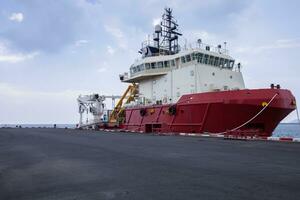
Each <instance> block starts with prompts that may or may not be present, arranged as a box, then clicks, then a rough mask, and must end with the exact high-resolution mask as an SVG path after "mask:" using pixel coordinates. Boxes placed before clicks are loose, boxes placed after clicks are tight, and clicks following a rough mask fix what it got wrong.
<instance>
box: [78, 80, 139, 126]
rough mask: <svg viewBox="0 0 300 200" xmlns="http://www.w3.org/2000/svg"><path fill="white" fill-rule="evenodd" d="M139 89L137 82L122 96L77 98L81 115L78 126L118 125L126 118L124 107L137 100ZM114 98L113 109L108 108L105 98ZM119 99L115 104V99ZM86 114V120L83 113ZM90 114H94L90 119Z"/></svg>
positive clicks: (86, 96)
mask: <svg viewBox="0 0 300 200" xmlns="http://www.w3.org/2000/svg"><path fill="white" fill-rule="evenodd" d="M137 91H138V86H137V85H136V84H131V85H129V86H128V88H127V89H126V91H125V92H124V94H123V95H122V96H118V95H111V96H107V95H99V94H91V95H80V96H79V97H78V98H77V102H78V108H79V110H78V112H79V115H80V118H79V124H78V127H77V128H90V127H92V128H97V127H101V126H104V127H106V126H111V127H116V126H118V125H119V123H120V122H122V120H123V119H124V108H125V105H126V104H129V103H130V102H132V101H134V100H135V97H136V94H137ZM106 99H111V100H112V108H113V110H108V109H107V108H106V105H105V102H104V101H105V100H106ZM116 99H119V101H118V103H117V104H116V106H115V100H116ZM84 114H86V119H85V122H84V121H83V115H84ZM89 115H92V119H89V118H88V117H89Z"/></svg>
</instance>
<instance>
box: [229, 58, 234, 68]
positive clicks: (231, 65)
mask: <svg viewBox="0 0 300 200" xmlns="http://www.w3.org/2000/svg"><path fill="white" fill-rule="evenodd" d="M233 65H234V60H231V61H230V64H229V67H230V68H231V69H232V68H233Z"/></svg>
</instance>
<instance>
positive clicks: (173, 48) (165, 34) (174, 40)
mask: <svg viewBox="0 0 300 200" xmlns="http://www.w3.org/2000/svg"><path fill="white" fill-rule="evenodd" d="M161 28H162V29H161V36H162V40H161V48H163V50H165V51H167V54H175V53H178V52H179V45H178V36H181V35H182V34H181V33H179V31H178V24H177V21H176V20H175V19H174V17H173V15H172V9H171V8H165V13H164V14H163V16H162V22H161Z"/></svg>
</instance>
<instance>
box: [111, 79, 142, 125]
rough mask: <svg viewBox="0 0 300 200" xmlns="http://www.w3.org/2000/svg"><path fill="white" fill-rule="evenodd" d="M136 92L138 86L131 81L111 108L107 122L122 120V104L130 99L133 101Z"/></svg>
mask: <svg viewBox="0 0 300 200" xmlns="http://www.w3.org/2000/svg"><path fill="white" fill-rule="evenodd" d="M137 93H138V86H137V85H136V84H135V83H133V84H131V85H129V86H128V88H127V89H126V91H125V92H124V94H123V95H122V97H121V98H120V100H119V101H118V103H117V105H116V106H115V108H114V109H113V111H112V112H111V114H110V117H109V123H120V122H123V121H124V119H125V118H124V117H125V113H124V104H128V103H130V102H131V101H134V98H135V96H136V95H137Z"/></svg>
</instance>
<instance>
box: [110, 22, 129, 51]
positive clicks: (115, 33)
mask: <svg viewBox="0 0 300 200" xmlns="http://www.w3.org/2000/svg"><path fill="white" fill-rule="evenodd" d="M104 29H105V31H106V32H107V33H109V34H110V35H111V36H112V37H113V38H114V39H115V40H116V42H117V44H118V46H119V47H120V48H122V49H127V46H128V45H127V44H128V42H127V39H126V37H125V36H124V33H123V32H122V31H121V29H120V28H118V27H116V26H112V25H104Z"/></svg>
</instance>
